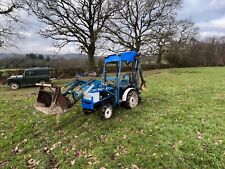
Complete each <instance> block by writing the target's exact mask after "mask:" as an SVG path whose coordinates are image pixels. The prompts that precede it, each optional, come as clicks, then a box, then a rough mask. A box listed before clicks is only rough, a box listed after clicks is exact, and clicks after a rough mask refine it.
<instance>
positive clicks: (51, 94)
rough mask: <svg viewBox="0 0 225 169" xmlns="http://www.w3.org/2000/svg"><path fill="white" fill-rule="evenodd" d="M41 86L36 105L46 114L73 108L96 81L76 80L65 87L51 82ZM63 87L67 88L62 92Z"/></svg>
mask: <svg viewBox="0 0 225 169" xmlns="http://www.w3.org/2000/svg"><path fill="white" fill-rule="evenodd" d="M36 85H37V86H40V89H39V94H38V98H37V103H36V104H35V105H34V107H35V108H36V109H37V110H38V111H41V112H43V113H45V114H52V115H53V114H62V113H64V112H66V111H68V110H69V109H70V108H72V107H73V106H74V105H75V104H76V103H77V102H78V101H79V100H81V98H82V97H83V96H84V95H85V94H86V93H87V92H88V91H90V90H91V89H92V88H93V87H94V81H93V80H91V81H82V80H75V81H72V82H70V83H68V84H66V85H65V86H64V87H63V88H61V87H59V86H54V85H51V84H36ZM62 89H66V91H65V92H63V93H62Z"/></svg>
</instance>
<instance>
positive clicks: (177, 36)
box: [151, 17, 198, 64]
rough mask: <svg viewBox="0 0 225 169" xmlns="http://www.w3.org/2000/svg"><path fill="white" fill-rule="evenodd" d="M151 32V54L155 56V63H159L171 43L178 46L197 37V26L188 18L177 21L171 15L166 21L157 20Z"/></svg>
mask: <svg viewBox="0 0 225 169" xmlns="http://www.w3.org/2000/svg"><path fill="white" fill-rule="evenodd" d="M152 32H153V34H152V36H151V37H152V43H151V44H152V46H153V49H154V50H153V54H154V55H156V56H157V64H160V63H161V62H162V59H163V55H164V53H165V52H166V51H168V50H169V48H170V46H171V43H177V45H179V46H180V47H182V46H185V45H189V44H190V43H191V40H192V39H196V38H197V35H198V28H197V27H195V25H194V23H192V22H191V21H189V20H180V21H177V20H176V19H175V18H174V17H171V18H168V19H167V20H166V21H159V23H158V26H157V27H154V28H153V31H152Z"/></svg>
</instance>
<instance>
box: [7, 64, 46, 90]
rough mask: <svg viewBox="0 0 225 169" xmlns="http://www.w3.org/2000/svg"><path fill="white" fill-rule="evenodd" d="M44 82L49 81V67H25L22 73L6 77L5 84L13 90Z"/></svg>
mask: <svg viewBox="0 0 225 169" xmlns="http://www.w3.org/2000/svg"><path fill="white" fill-rule="evenodd" d="M45 82H50V69H49V68H47V67H36V68H30V69H25V70H24V73H23V75H16V76H14V75H12V76H10V77H9V78H8V79H7V85H9V86H10V87H11V89H13V90H16V89H19V88H20V87H25V86H34V85H35V84H36V83H45Z"/></svg>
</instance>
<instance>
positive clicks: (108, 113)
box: [102, 104, 113, 119]
mask: <svg viewBox="0 0 225 169" xmlns="http://www.w3.org/2000/svg"><path fill="white" fill-rule="evenodd" d="M112 115H113V109H112V105H110V104H107V105H105V106H103V107H102V117H103V118H104V119H110V118H111V117H112Z"/></svg>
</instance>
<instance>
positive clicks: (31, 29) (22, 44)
mask: <svg viewBox="0 0 225 169" xmlns="http://www.w3.org/2000/svg"><path fill="white" fill-rule="evenodd" d="M0 1H2V0H0ZM4 1H8V0H4ZM20 15H21V18H23V19H24V21H26V24H25V25H23V26H21V25H19V26H16V27H15V29H17V30H18V32H20V33H21V34H22V35H23V36H24V39H19V40H16V42H15V43H16V45H17V46H18V49H17V48H11V49H9V50H10V51H12V52H17V53H30V52H33V53H55V52H56V51H57V49H56V48H54V47H53V43H54V41H53V40H51V39H44V38H43V37H41V36H40V35H39V34H38V32H39V30H40V28H41V27H42V26H43V24H41V23H40V22H39V21H38V19H37V18H36V17H35V16H27V14H26V12H21V13H20ZM178 17H179V19H191V20H192V21H194V22H195V23H196V25H197V26H198V27H199V28H200V30H199V31H200V35H201V37H202V38H204V37H207V36H225V0H184V4H183V9H182V10H181V12H180V13H179V16H178ZM0 52H4V51H2V49H0ZM75 52H79V50H78V47H77V46H76V45H75V44H69V45H67V46H66V47H65V48H63V49H62V51H61V52H60V53H75Z"/></svg>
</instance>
